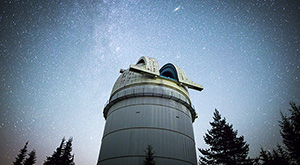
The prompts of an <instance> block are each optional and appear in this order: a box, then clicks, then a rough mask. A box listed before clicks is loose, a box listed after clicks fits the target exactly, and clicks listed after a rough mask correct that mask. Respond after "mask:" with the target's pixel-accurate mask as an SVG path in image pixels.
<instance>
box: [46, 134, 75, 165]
mask: <svg viewBox="0 0 300 165" xmlns="http://www.w3.org/2000/svg"><path fill="white" fill-rule="evenodd" d="M72 141H73V138H69V140H68V141H67V143H66V144H65V138H63V139H62V141H61V143H60V146H59V147H58V148H57V149H56V151H54V153H53V154H52V156H51V157H47V159H46V161H45V162H44V165H75V163H74V154H73V155H72V154H71V152H72Z"/></svg>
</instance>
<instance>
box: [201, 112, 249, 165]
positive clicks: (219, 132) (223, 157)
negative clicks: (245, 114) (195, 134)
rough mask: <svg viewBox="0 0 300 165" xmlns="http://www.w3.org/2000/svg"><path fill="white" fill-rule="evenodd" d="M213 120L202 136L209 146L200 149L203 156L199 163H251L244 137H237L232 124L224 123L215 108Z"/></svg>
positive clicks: (232, 164)
mask: <svg viewBox="0 0 300 165" xmlns="http://www.w3.org/2000/svg"><path fill="white" fill-rule="evenodd" d="M213 119H214V121H213V122H210V125H211V126H212V128H211V129H210V130H208V133H206V134H205V136H204V141H205V143H206V144H208V145H209V146H210V148H209V149H200V148H199V151H200V152H201V154H202V155H203V156H200V163H201V164H225V165H235V164H251V161H250V159H247V155H248V151H249V145H248V144H246V142H245V141H244V137H243V136H240V137H237V131H234V130H233V128H232V124H228V123H226V119H225V118H223V119H222V118H221V115H220V113H219V111H218V110H217V109H215V112H214V117H213Z"/></svg>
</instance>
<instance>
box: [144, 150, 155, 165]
mask: <svg viewBox="0 0 300 165" xmlns="http://www.w3.org/2000/svg"><path fill="white" fill-rule="evenodd" d="M145 152H146V158H145V160H144V164H145V165H155V161H154V156H153V155H154V151H153V147H152V146H151V145H148V147H147V151H145Z"/></svg>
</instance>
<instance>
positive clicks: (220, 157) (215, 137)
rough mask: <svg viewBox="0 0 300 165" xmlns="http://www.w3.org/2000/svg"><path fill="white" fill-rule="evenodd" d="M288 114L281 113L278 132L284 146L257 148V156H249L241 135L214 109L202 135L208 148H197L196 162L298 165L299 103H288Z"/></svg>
mask: <svg viewBox="0 0 300 165" xmlns="http://www.w3.org/2000/svg"><path fill="white" fill-rule="evenodd" d="M290 106H291V108H290V109H289V115H288V116H286V115H283V113H282V112H281V121H279V126H280V134H281V136H282V139H283V144H284V146H280V145H279V144H278V145H277V148H274V149H273V150H272V151H266V150H264V149H263V148H261V149H260V155H259V156H258V157H257V158H249V157H248V152H249V144H247V143H246V141H245V140H244V137H243V136H237V130H233V128H232V124H229V123H227V122H226V119H225V118H222V117H221V114H220V113H219V111H218V110H215V112H214V117H213V121H212V122H210V125H211V129H210V130H208V131H207V133H206V134H205V136H204V141H205V143H206V144H208V145H209V148H208V149H201V148H199V151H200V153H201V155H200V159H199V164H205V165H206V164H209V165H210V164H215V165H221V164H222V165H239V164H246V165H247V164H251V165H252V164H253V165H275V164H280V165H300V106H299V105H296V104H295V103H293V102H291V103H290Z"/></svg>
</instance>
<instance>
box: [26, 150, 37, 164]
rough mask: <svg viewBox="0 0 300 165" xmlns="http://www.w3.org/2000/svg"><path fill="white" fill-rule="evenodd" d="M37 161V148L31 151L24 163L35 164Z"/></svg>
mask: <svg viewBox="0 0 300 165" xmlns="http://www.w3.org/2000/svg"><path fill="white" fill-rule="evenodd" d="M35 162H36V153H35V150H32V151H31V152H30V153H29V157H28V158H27V159H26V160H25V161H24V165H33V164H35Z"/></svg>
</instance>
